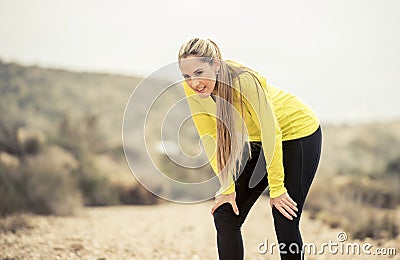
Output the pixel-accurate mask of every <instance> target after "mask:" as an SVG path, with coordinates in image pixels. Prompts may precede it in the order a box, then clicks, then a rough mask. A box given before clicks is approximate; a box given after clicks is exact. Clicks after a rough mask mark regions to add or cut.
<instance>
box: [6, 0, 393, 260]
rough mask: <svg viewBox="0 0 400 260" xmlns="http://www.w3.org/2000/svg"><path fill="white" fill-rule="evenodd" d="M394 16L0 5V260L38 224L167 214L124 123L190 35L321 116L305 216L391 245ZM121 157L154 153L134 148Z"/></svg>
mask: <svg viewBox="0 0 400 260" xmlns="http://www.w3.org/2000/svg"><path fill="white" fill-rule="evenodd" d="M399 11H400V2H399V1H396V0H384V1H377V0H352V1H344V0H339V1H331V0H329V1H315V0H305V1H269V0H268V1H261V0H260V1H258V0H250V1H245V2H243V1H203V2H188V1H176V0H174V1H152V0H150V1H140V2H138V1H127V0H117V1H111V0H101V1H95V0H84V1H77V0H71V1H62V0H56V1H50V0H34V1H22V0H12V1H11V0H0V215H1V218H0V235H1V237H2V239H4V240H2V242H3V243H2V245H1V246H0V257H15V256H19V254H20V252H23V251H21V250H22V249H21V248H29V247H30V246H29V245H31V247H33V246H32V245H33V244H30V243H29V242H26V243H25V244H22V245H21V246H19V247H18V245H17V246H15V245H14V247H13V246H11V244H10V243H6V242H5V241H14V240H12V239H14V236H15V234H22V235H24V234H25V233H24V232H28V231H26V230H29V232H33V233H29V234H30V235H26V234H25V235H26V236H28V237H29V236H35V233H34V231H32V230H40V225H39V224H37V223H36V222H35V216H36V217H43V218H44V219H46V216H49V217H50V216H60V217H71V218H77V219H80V218H81V215H80V214H82V212H85V209H87V207H90V208H91V207H93V206H111V205H113V206H116V205H124V204H129V205H142V206H143V205H148V207H149V208H151V209H154V208H157V207H159V206H160V205H163V204H165V201H163V200H160V199H159V198H157V197H156V196H154V195H153V194H151V193H150V192H148V191H147V190H146V189H144V188H143V187H142V186H141V185H140V184H139V183H138V182H137V180H136V179H135V178H134V177H133V175H132V173H131V172H130V170H129V167H128V166H127V163H126V160H125V156H124V151H123V149H122V138H121V131H122V120H123V115H124V109H125V106H126V104H127V102H128V99H129V96H130V95H131V93H132V91H133V90H134V89H135V88H136V86H138V84H139V83H140V82H141V81H142V79H143V78H145V77H146V76H148V75H150V74H152V73H153V72H155V71H156V70H158V69H160V68H161V67H163V66H165V65H167V64H170V63H172V62H175V61H176V59H177V53H178V50H179V47H180V46H181V44H183V43H184V42H185V41H187V40H188V39H190V38H192V37H204V38H210V39H212V40H214V41H215V42H216V43H217V44H218V45H219V46H220V48H221V51H222V55H223V56H224V58H226V59H233V60H237V61H239V62H242V63H243V64H245V65H248V66H249V67H252V68H254V69H255V70H257V71H259V72H260V73H262V74H263V75H264V76H265V77H266V78H267V80H269V82H270V83H272V84H274V85H276V86H278V87H280V88H282V89H285V90H287V91H289V92H292V93H294V94H296V95H298V96H299V97H300V98H301V99H302V100H303V101H304V102H306V103H307V104H309V105H310V106H311V107H312V108H313V109H314V110H315V112H316V113H317V114H318V116H319V117H320V119H321V122H322V126H323V130H324V143H323V154H322V158H321V164H320V167H319V170H318V175H317V178H316V181H315V183H314V184H313V186H312V189H311V192H310V195H309V197H308V199H307V203H306V212H308V214H309V215H308V218H309V219H310V220H315V221H321V222H322V223H324V224H325V225H326V227H327V228H340V229H342V230H345V231H346V232H347V233H348V234H350V235H351V237H352V238H354V239H360V240H364V239H366V238H370V239H373V240H374V241H380V242H379V243H383V244H384V243H385V242H387V241H389V242H390V241H391V242H393V241H395V242H393V243H395V244H399V243H400V238H399V234H400V220H399V219H400V209H399V202H400V192H399V187H400V149H399V147H400V134H399V133H400V105H399V101H398V98H399V96H400V90H399V89H400V88H399V85H400V74H399V69H400V48H399V46H400V32H399V30H398V24H400V16H399V15H398V14H399ZM159 80H160V81H157V82H158V83H154V84H160V82H165V84H169V83H170V82H169V81H168V79H165V78H161V79H159ZM150 84H151V83H150ZM162 84H164V83H162ZM174 95H178V96H182V95H183V91H180V90H179V89H178V88H177V89H176V93H167V94H166V96H165V98H164V99H162V100H160V101H159V102H161V103H160V104H159V105H158V106H156V107H155V108H154V109H155V110H153V111H152V113H154V115H155V117H154V118H155V119H154V120H153V121H150V123H149V124H150V125H149V131H154V135H155V136H156V134H158V132H157V131H159V129H156V128H157V125H152V122H156V121H159V119H160V118H161V116H160V115H162V113H163V112H165V111H163V110H165V106H163V103H162V102H165V104H168V102H169V101H170V98H172V97H173V96H174ZM136 108H137V110H138V111H142V110H143V109H141V108H144V106H143V104H141V103H138V104H137V107H136ZM158 112H159V114H158ZM140 113H141V112H138V115H139V116H140V115H142V114H140ZM142 113H143V111H142ZM157 115H158V116H157ZM177 116H179V115H177ZM187 127H188V129H189V130H188V131H187V132H185V134H184V136H183V137H181V138H182V139H183V142H186V143H187V145H186V146H187V147H193V149H192V150H190V149H189V150H188V151H185V152H187V153H193V154H196V153H198V152H199V147H198V138H197V136H196V131H195V129H194V126H193V124H192V122H188V123H187ZM152 133H153V132H151V133H150V136H151V134H152ZM190 144H192V145H190ZM154 149H157V147H154ZM129 152H130V153H131V156H134V157H135V158H137V160H138V161H141V158H142V157H143V156H147V154H146V151H145V150H144V148H143V147H136V148H134V149H131V150H130V151H129ZM155 161H156V162H157V163H159V164H160V165H163V167H164V168H163V169H162V170H163V171H165V172H166V173H167V175H168V176H170V177H172V178H176V179H178V180H181V181H182V180H184V181H199V180H202V179H203V178H204V176H212V172H211V168H210V167H209V166H206V167H203V168H201V169H199V170H196V171H193V170H181V171H178V172H177V171H176V170H175V169H176V168H174V165H173V163H171V162H170V160H168V158H167V157H166V156H165V155H163V154H162V153H159V155H158V156H156V157H155ZM199 176H200V177H199ZM154 185H155V187H157V188H158V189H159V190H163V189H168V187H162V186H160V185H159V186H157V183H154ZM169 192H170V195H171V196H176V197H177V198H178V197H179V196H181V194H180V193H179V191H169ZM150 205H153V206H150ZM142 206H138V207H139V208H140V207H142ZM131 207H136V206H131ZM189 207H190V206H189ZM140 209H142V208H140ZM187 209H188V208H187ZM187 209H186V210H187ZM133 210H135V208H133ZM110 212H115V208H113V207H111V209H110ZM138 212H142V211H140V210H139V211H138ZM151 212H153V211H151ZM185 212H186V211H185ZM104 214H106V213H104ZM110 214H111V213H110ZM154 214H156V215H157V214H159V213H157V211H156V210H155V211H154ZM7 239H11V240H7ZM35 245H36V244H35ZM210 245H211V246H213V243H212V242H211V244H210ZM81 247H82V248H81ZM87 247H88V246H87ZM83 248H84V246H82V245H81V244H79V243H75V244H73V246H71V247H69V248H67V249H65V250H64V251H63V250H59V251H60V252H71V251H72V252H74V253H75V256H77V252H79V251H80V252H82V251H83V250H84V249H83ZM53 249H54V248H53ZM31 250H33V251H35V249H31ZM54 250H55V249H54ZM54 250H53V251H54ZM399 250H400V249H399ZM53 251H51V252H53ZM2 252H3V255H2ZM91 252H92V251H87V252H86V253H87V254H88V255H89V256H90V255H91ZM92 253H93V252H92ZM153 253H154V251H153ZM159 253H160V252H159ZM43 254H44V255H40V256H45V253H43ZM49 254H50V253H49ZM93 254H94V253H93ZM196 254H199V255H200V256H201V251H199V252H197V251H196ZM61 255H62V254H61ZM111 255H112V254H111ZM144 255H146V254H145V253H143V255H142V256H140V257H138V259H141V257H143V258H146V257H144ZM137 256H138V255H137ZM200 258H202V257H200ZM254 259H256V258H254Z"/></svg>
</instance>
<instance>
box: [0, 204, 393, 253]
mask: <svg viewBox="0 0 400 260" xmlns="http://www.w3.org/2000/svg"><path fill="white" fill-rule="evenodd" d="M210 208H211V202H206V203H199V204H190V205H182V204H174V203H163V204H161V205H157V206H118V207H99V208H86V209H84V210H82V212H81V213H80V214H79V216H76V217H54V216H50V217H49V216H47V217H45V216H31V217H29V222H30V223H31V224H32V226H33V228H32V229H26V230H20V231H17V232H15V233H13V232H7V233H0V259H185V260H186V259H189V260H190V259H192V260H194V259H218V256H217V251H216V243H215V230H214V226H213V220H212V216H211V215H210V213H209V210H210ZM306 213H307V212H305V215H303V219H302V224H301V225H302V226H301V227H302V234H303V240H304V242H307V243H311V242H312V243H315V244H316V245H317V246H318V249H321V246H322V244H323V243H328V242H329V241H333V242H336V243H337V242H338V240H337V234H338V232H339V231H341V230H333V229H329V228H328V227H327V226H326V225H324V224H322V223H320V222H318V221H315V220H311V219H309V218H307V214H306ZM242 230H243V238H244V243H245V258H246V259H279V256H278V253H277V248H276V247H274V248H273V252H271V250H270V249H271V248H270V246H271V243H276V239H275V234H274V231H273V222H272V215H271V213H270V208H269V204H268V201H267V198H266V197H262V198H261V199H260V200H259V201H258V202H257V203H256V204H255V205H254V207H253V209H252V211H251V212H250V214H249V216H248V218H247V220H246V222H245V224H244V226H243V229H242ZM267 241H268V247H269V250H268V252H266V253H265V254H260V253H259V252H258V250H257V248H258V246H259V244H260V243H263V242H264V243H265V242H267ZM355 242H357V241H354V240H351V238H348V240H347V241H345V242H344V243H342V244H345V243H355ZM365 242H370V243H371V244H372V245H373V247H372V248H371V251H373V250H375V248H377V247H382V246H386V247H396V244H397V255H396V256H391V257H389V256H380V257H378V256H375V257H368V259H400V248H399V247H398V245H399V244H400V243H399V242H400V241H399V240H397V241H388V242H385V243H384V244H382V243H379V242H378V241H372V240H369V241H364V243H365ZM260 249H262V250H264V251H265V249H266V247H261V248H260ZM306 256H307V257H306V259H360V260H361V259H365V258H366V255H363V254H362V252H361V255H355V256H354V255H342V254H340V251H339V253H336V254H334V253H330V252H329V248H325V253H324V254H323V255H317V254H315V253H311V254H308V255H306Z"/></svg>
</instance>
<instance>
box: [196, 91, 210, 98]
mask: <svg viewBox="0 0 400 260" xmlns="http://www.w3.org/2000/svg"><path fill="white" fill-rule="evenodd" d="M197 95H199V97H201V98H208V97H209V96H210V93H207V92H204V93H200V92H198V93H197Z"/></svg>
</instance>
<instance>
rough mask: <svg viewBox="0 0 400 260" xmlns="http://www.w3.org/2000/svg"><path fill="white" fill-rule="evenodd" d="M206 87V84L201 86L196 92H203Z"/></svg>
mask: <svg viewBox="0 0 400 260" xmlns="http://www.w3.org/2000/svg"><path fill="white" fill-rule="evenodd" d="M205 89H206V86H204V87H202V88H201V89H196V91H197V92H203V91H204V90H205Z"/></svg>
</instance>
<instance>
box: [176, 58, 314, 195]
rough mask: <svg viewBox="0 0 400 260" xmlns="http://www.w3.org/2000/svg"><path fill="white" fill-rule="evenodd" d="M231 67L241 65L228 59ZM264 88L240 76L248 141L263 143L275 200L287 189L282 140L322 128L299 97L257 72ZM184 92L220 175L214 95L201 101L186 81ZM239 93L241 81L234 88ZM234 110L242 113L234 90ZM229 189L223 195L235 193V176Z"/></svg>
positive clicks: (200, 133) (236, 82)
mask: <svg viewBox="0 0 400 260" xmlns="http://www.w3.org/2000/svg"><path fill="white" fill-rule="evenodd" d="M225 62H226V63H227V64H228V65H233V66H241V64H239V63H237V62H235V61H232V60H225ZM255 74H256V77H257V78H258V80H259V82H260V83H261V86H262V89H261V88H259V87H257V85H256V81H255V80H254V78H253V77H252V76H251V75H250V74H249V73H247V72H244V73H242V74H240V75H239V77H240V84H241V89H242V92H241V94H242V97H243V113H244V118H243V120H244V122H245V125H246V127H247V134H248V141H261V142H262V147H263V151H264V157H265V160H266V164H267V167H266V172H267V173H268V184H269V189H270V197H271V198H275V197H278V196H280V195H282V194H284V193H285V192H286V191H287V190H286V188H285V186H284V168H283V161H282V141H286V140H293V139H297V138H301V137H305V136H308V135H310V134H312V133H314V132H315V131H316V130H317V129H318V127H319V124H320V122H319V119H318V117H317V116H316V114H315V113H314V112H313V111H312V110H311V108H310V107H308V106H307V105H306V104H304V103H303V102H301V101H300V100H299V99H298V98H297V97H296V96H294V95H292V94H290V93H288V92H286V91H283V90H281V89H279V88H276V87H274V86H271V85H270V84H268V83H267V82H266V79H265V78H264V77H263V76H261V75H260V74H258V73H255ZM183 86H184V91H185V94H186V97H187V101H188V104H189V107H190V111H191V114H192V118H193V121H194V124H195V126H196V128H197V131H198V134H199V136H200V139H201V141H202V144H203V147H204V149H205V152H206V154H207V157H208V159H209V161H210V164H211V167H212V169H213V170H214V172H215V173H216V174H217V175H218V174H219V172H218V167H217V158H216V130H217V121H216V103H215V101H214V100H213V99H212V97H211V96H209V97H207V98H201V97H199V96H198V95H197V93H196V92H194V90H192V89H191V88H190V87H189V86H188V85H187V83H186V82H183ZM232 87H234V88H235V89H237V90H239V83H238V78H235V79H234V81H233V86H232ZM234 92H235V93H236V94H235V95H234V99H233V103H234V107H235V108H236V109H237V111H238V113H239V114H240V104H239V102H240V99H239V93H238V92H236V91H234ZM230 177H231V180H230V185H229V187H227V188H225V189H224V190H222V191H221V192H220V193H222V194H230V193H233V192H234V191H235V185H234V181H233V176H230Z"/></svg>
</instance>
